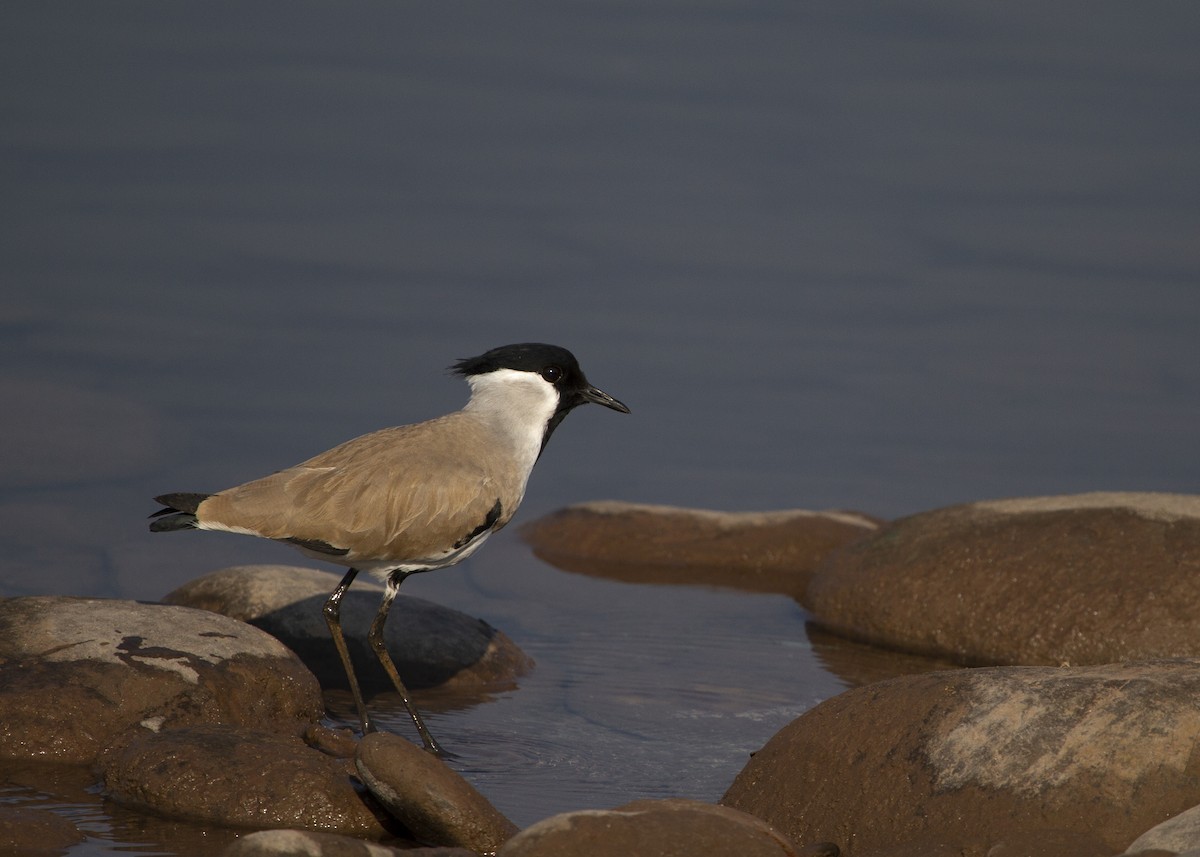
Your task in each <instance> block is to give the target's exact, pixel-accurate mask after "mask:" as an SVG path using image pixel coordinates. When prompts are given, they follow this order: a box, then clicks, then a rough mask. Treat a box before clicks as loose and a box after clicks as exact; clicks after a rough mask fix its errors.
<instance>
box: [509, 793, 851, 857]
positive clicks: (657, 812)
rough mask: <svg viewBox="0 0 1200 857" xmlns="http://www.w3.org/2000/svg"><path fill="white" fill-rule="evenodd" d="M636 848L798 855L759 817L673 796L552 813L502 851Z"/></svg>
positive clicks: (610, 856) (581, 856)
mask: <svg viewBox="0 0 1200 857" xmlns="http://www.w3.org/2000/svg"><path fill="white" fill-rule="evenodd" d="M827 853H828V852H827ZM834 853H836V852H834ZM633 854H636V855H643V857H657V855H662V857H667V855H675V854H680V855H683V854H703V855H706V857H796V855H797V851H796V849H795V848H794V846H793V845H792V843H791V842H789V841H788V840H787V838H786V837H785V836H782V835H780V833H779V832H778V831H776V830H773V829H772V828H771V827H770V826H768V825H766V824H764V823H763V822H762V821H760V820H759V819H757V818H754V817H752V816H749V815H746V814H745V813H742V812H737V811H735V810H732V809H729V808H727V807H722V806H716V805H714V804H708V803H701V802H700V801H694V800H683V799H678V798H671V799H666V800H639V801H634V802H633V803H628V804H625V805H624V806H619V807H617V808H616V809H611V810H579V811H576V812H566V813H562V814H560V815H554V816H551V817H550V818H547V819H544V820H543V821H539V822H538V823H537V824H534V825H532V826H530V827H527V828H526V829H525V830H522V831H521V832H520V833H519V834H517V835H516V836H514V837H513V838H512V839H510V840H508V842H507V843H506V844H505V846H504V847H503V848H501V849H500V854H499V857H627V855H633Z"/></svg>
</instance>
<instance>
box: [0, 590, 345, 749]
mask: <svg viewBox="0 0 1200 857" xmlns="http://www.w3.org/2000/svg"><path fill="white" fill-rule="evenodd" d="M322 711H323V706H322V700H321V694H320V688H319V687H318V685H317V682H316V680H315V679H314V678H313V676H312V674H311V673H310V672H309V671H308V670H307V669H305V667H304V665H303V664H302V663H300V661H299V660H298V659H297V658H296V656H295V655H293V654H292V653H291V652H290V651H288V649H287V648H286V647H285V646H283V645H282V644H281V643H280V642H279V641H278V640H276V639H275V638H274V637H271V636H270V635H268V634H264V633H263V632H262V631H259V630H258V629H256V628H252V627H250V626H249V625H246V624H243V623H241V622H237V621H234V620H232V619H228V618H226V617H224V616H217V615H215V614H212V613H207V612H204V611H201V610H190V609H188V608H185V607H164V606H162V605H157V604H139V603H136V602H132V601H114V600H107V599H92V598H65V597H48V596H39V597H29V598H8V599H0V758H7V759H23V758H24V759H43V760H52V761H59V762H73V763H89V762H91V761H93V760H94V759H95V758H96V756H97V755H98V754H99V753H100V751H101V750H103V749H104V748H105V747H106V746H108V744H109V743H111V742H112V741H113V739H114V738H116V736H118V735H120V734H121V733H123V732H125V731H126V730H128V729H131V728H138V729H141V730H143V731H147V732H150V731H156V730H159V729H169V728H173V727H178V726H185V725H191V724H196V723H247V724H256V725H261V724H276V725H277V726H278V728H279V729H281V730H285V731H287V730H292V731H296V732H298V731H300V730H301V729H303V728H304V725H305V724H306V723H309V722H313V721H315V720H316V719H317V718H318V717H320V715H321V712H322Z"/></svg>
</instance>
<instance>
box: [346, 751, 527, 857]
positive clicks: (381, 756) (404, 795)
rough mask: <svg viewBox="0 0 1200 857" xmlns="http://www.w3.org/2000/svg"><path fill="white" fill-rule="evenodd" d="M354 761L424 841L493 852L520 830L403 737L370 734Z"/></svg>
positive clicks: (383, 801) (378, 793) (395, 813)
mask: <svg viewBox="0 0 1200 857" xmlns="http://www.w3.org/2000/svg"><path fill="white" fill-rule="evenodd" d="M355 764H356V767H357V769H358V774H359V776H360V777H361V778H362V781H363V782H364V783H365V784H366V786H367V788H368V789H370V791H371V793H372V794H373V795H375V798H376V799H377V800H378V801H379V802H380V803H381V804H383V806H384V807H385V808H386V809H387V810H388V812H390V813H391V814H392V815H393V816H394V817H395V818H397V819H399V820H400V821H401V822H402V823H403V824H404V826H405V827H406V828H407V829H408V830H409V831H411V832H412V834H413V835H414V836H415V837H416V839H417V841H419V842H423V843H425V844H428V845H447V846H453V847H460V848H468V849H470V850H472V851H479V852H494V851H495V850H496V849H497V848H499V847H500V846H501V845H503V844H504V843H505V842H506V841H507V840H508V839H509V838H510V837H511V836H512V835H513V834H514V833H516V832H517V827H516V825H515V824H513V823H512V822H511V821H509V820H508V819H507V818H505V817H504V815H503V814H502V813H501V812H500V811H499V810H498V809H496V808H495V807H494V806H492V804H491V803H490V802H489V801H488V800H487V798H485V797H484V796H483V795H481V794H480V793H479V792H478V791H476V789H475V787H474V786H472V785H471V784H470V783H468V782H467V781H466V780H464V779H463V778H462V777H460V776H459V775H458V774H456V773H455V772H454V771H452V770H450V768H449V767H447V765H446V764H445V763H444V762H442V761H441V760H439V759H437V758H435V757H434V756H433V755H431V754H430V753H427V752H425V750H423V749H421V748H420V747H417V746H416V745H415V744H411V743H409V742H408V741H405V740H404V739H403V738H398V737H396V736H395V735H388V734H386V733H382V732H375V733H372V734H370V735H367V736H366V737H365V738H363V740H362V742H361V743H360V744H359V747H358V756H357V759H356V762H355Z"/></svg>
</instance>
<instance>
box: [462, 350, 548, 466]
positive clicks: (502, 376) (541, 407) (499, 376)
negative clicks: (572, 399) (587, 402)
mask: <svg viewBox="0 0 1200 857" xmlns="http://www.w3.org/2000/svg"><path fill="white" fill-rule="evenodd" d="M467 383H468V384H470V385H471V401H469V402H467V406H466V407H465V408H463V410H464V411H467V412H468V413H470V414H472V415H473V416H475V417H477V418H479V419H481V420H483V421H484V422H486V423H487V424H488V425H490V426H492V428H494V429H495V430H496V431H497V432H498V433H499V434H501V435H502V436H503V438H504V439H505V440H507V441H508V442H509V443H511V444H512V446H511V452H512V454H514V455H515V456H516V457H517V460H518V462H519V466H520V467H521V468H522V469H523V470H524V471H525V473H526V475H528V473H529V471H530V470H532V469H533V465H534V462H536V461H537V457H538V454H539V453H540V452H541V451H542V438H544V437H545V435H546V424H547V423H548V422H549V421H550V417H552V416H553V415H554V411H555V410H556V409H557V408H558V390H556V389H555V388H554V386H553V385H552V384H550V383H549V382H548V381H546V380H544V379H543V378H542V377H541V376H540V375H537V374H535V373H533V372H519V371H517V370H516V369H497V370H496V371H495V372H486V373H484V374H482V375H471V376H469V377H468V378H467Z"/></svg>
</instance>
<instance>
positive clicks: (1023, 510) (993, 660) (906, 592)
mask: <svg viewBox="0 0 1200 857" xmlns="http://www.w3.org/2000/svg"><path fill="white" fill-rule="evenodd" d="M1197 577H1200V496H1193V495H1178V494H1133V493H1103V494H1079V495H1071V496H1062V497H1034V498H1027V499H1017V500H1000V501H989V502H981V503H971V504H968V505H965V506H954V507H951V508H946V509H938V510H934V511H931V512H925V513H922V514H919V515H913V516H912V517H909V518H904V519H902V520H898V521H894V522H892V523H890V524H887V525H885V526H884V527H883V528H881V529H880V530H879V532H877V533H876V534H874V535H872V536H870V537H868V538H866V539H863V540H862V541H859V542H856V543H854V544H851V545H848V546H846V547H845V548H844V549H842V550H839V551H837V552H835V553H833V554H831V555H830V556H829V557H828V558H827V559H826V560H825V562H823V563H822V564H821V566H820V567H819V568H818V569H817V570H816V571H815V572H814V573H813V576H812V580H811V582H810V583H809V586H808V590H807V592H806V594H805V596H804V598H803V599H802V603H803V604H804V606H805V607H806V608H807V609H808V610H809V611H810V612H812V614H813V616H814V621H815V622H816V623H817V624H818V625H820V626H821V627H823V628H825V629H827V630H829V631H831V632H834V633H837V634H841V635H844V636H847V637H849V638H852V639H857V640H861V641H864V642H869V643H873V644H875V645H879V646H883V647H886V648H892V649H899V650H901V651H906V652H913V653H916V654H921V655H927V656H932V657H946V658H952V659H954V660H955V661H957V662H958V663H960V664H967V665H988V664H1045V665H1059V664H1074V665H1082V664H1101V663H1117V662H1120V661H1127V660H1142V659H1149V658H1161V657H1181V656H1190V655H1196V654H1200V623H1197V622H1196V621H1195V617H1196V616H1197V615H1200V588H1198V587H1197V586H1196V585H1195V581H1196V579H1197Z"/></svg>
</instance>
